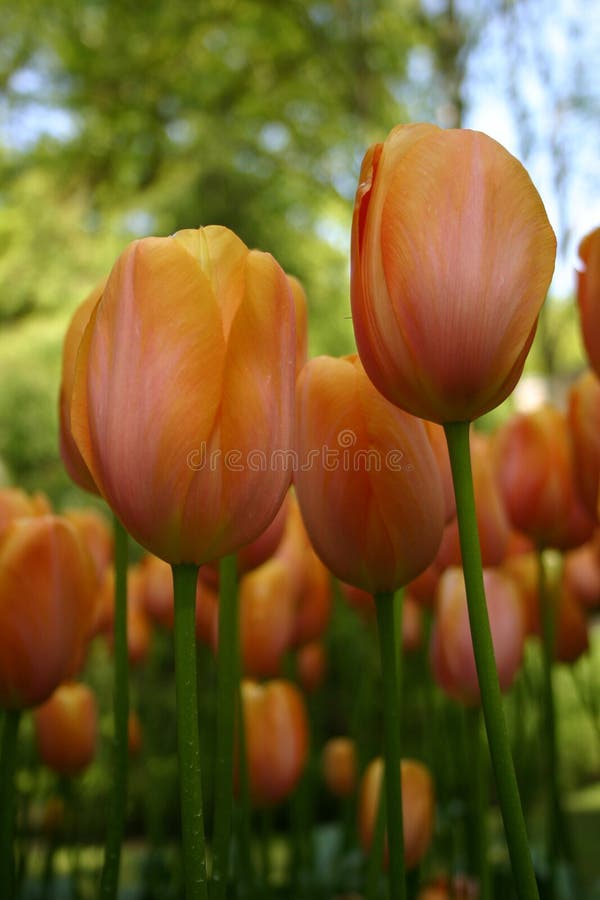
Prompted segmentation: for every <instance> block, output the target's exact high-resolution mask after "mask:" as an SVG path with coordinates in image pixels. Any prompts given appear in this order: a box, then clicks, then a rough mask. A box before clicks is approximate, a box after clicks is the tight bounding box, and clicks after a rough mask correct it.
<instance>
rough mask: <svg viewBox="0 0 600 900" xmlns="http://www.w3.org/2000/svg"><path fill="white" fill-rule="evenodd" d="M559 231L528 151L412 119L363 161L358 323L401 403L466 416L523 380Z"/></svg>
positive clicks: (373, 374) (369, 357) (357, 226)
mask: <svg viewBox="0 0 600 900" xmlns="http://www.w3.org/2000/svg"><path fill="white" fill-rule="evenodd" d="M555 253H556V239H555V237H554V233H553V231H552V228H551V227H550V223H549V222H548V217H547V215H546V212H545V210H544V206H543V204H542V201H541V199H540V197H539V195H538V193H537V191H536V189H535V187H534V186H533V184H532V183H531V180H530V178H529V176H528V174H527V172H526V171H525V169H524V168H523V166H522V165H521V163H520V162H518V160H516V159H515V158H514V157H513V156H511V154H510V153H508V151H506V150H505V149H504V148H503V147H502V146H501V145H500V144H498V143H496V141H494V140H492V139H491V138H489V137H487V136H486V135H484V134H481V133H479V132H475V131H467V130H456V129H449V130H445V129H440V128H437V127H435V126H434V125H401V126H398V127H396V128H394V129H393V130H392V131H391V132H390V134H389V135H388V137H387V139H386V141H385V142H384V143H383V144H376V145H374V146H372V147H371V148H370V149H369V150H368V152H367V154H366V156H365V158H364V161H363V164H362V169H361V173H360V183H359V186H358V191H357V195H356V202H355V206H354V218H353V223H352V275H351V282H352V285H351V287H352V322H353V325H354V333H355V335H356V342H357V346H358V351H359V354H360V357H361V359H362V362H363V365H364V367H365V369H366V371H367V373H368V375H369V378H371V379H372V381H373V383H374V384H375V385H376V387H377V388H378V389H379V390H380V391H381V392H382V393H383V394H384V395H385V396H386V397H387V398H388V399H389V400H390V401H391V402H392V403H395V404H396V405H397V406H399V407H401V408H402V409H405V410H407V411H408V412H411V413H412V414H413V415H416V416H420V417H422V418H423V419H430V420H431V421H434V422H439V423H442V424H443V423H446V422H458V421H461V422H465V421H471V420H473V419H476V418H478V417H479V416H481V415H482V414H483V413H485V412H487V411H488V410H490V409H493V408H494V407H495V406H497V405H498V404H499V403H501V402H502V401H503V400H504V399H505V398H506V397H508V395H509V394H510V392H511V391H512V389H513V388H514V386H515V384H516V383H517V381H518V379H519V377H520V375H521V371H522V369H523V365H524V362H525V358H526V356H527V353H528V351H529V348H530V346H531V342H532V340H533V336H534V333H535V329H536V325H537V318H538V315H539V312H540V309H541V306H542V303H543V302H544V298H545V296H546V291H547V290H548V286H549V284H550V280H551V278H552V272H553V269H554V257H555Z"/></svg>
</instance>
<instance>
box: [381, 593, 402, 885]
mask: <svg viewBox="0 0 600 900" xmlns="http://www.w3.org/2000/svg"><path fill="white" fill-rule="evenodd" d="M396 599H397V598H395V596H394V594H393V593H391V592H382V593H378V594H376V595H375V606H376V609H377V626H378V630H379V648H380V654H381V671H382V676H383V725H384V727H383V744H384V759H385V776H384V777H385V798H386V802H385V805H386V815H387V833H388V846H389V883H390V896H391V897H393V898H394V900H405V898H406V875H405V871H404V832H403V827H402V781H401V777H400V692H399V690H398V673H397V633H396V614H398V616H399V615H401V612H402V611H401V609H400V603H398V611H396V610H395V608H394V607H395V605H396Z"/></svg>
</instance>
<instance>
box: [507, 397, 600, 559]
mask: <svg viewBox="0 0 600 900" xmlns="http://www.w3.org/2000/svg"><path fill="white" fill-rule="evenodd" d="M494 453H495V457H496V468H497V474H498V484H499V486H500V492H501V494H502V497H503V499H504V505H505V507H506V511H507V512H508V515H509V518H510V520H511V523H512V525H513V526H514V527H515V528H517V529H519V530H520V531H523V532H524V533H525V534H526V535H528V536H529V537H530V538H532V539H533V540H534V541H535V542H536V544H538V545H539V546H544V547H556V548H559V549H565V548H568V547H572V546H577V544H579V543H583V542H584V541H585V540H587V539H588V538H589V537H590V536H591V533H592V530H593V522H592V521H591V519H590V518H589V516H586V515H585V513H584V511H583V509H582V504H581V501H580V499H579V493H578V491H577V488H576V484H575V471H574V461H573V445H572V441H571V435H570V433H569V429H568V426H567V421H566V417H565V416H564V415H563V414H562V413H561V412H559V410H557V409H554V408H553V407H551V406H543V407H541V408H540V409H538V410H536V411H535V412H531V413H521V414H520V415H517V416H514V417H513V418H512V419H509V421H508V422H506V423H505V424H504V425H503V426H502V427H501V428H500V429H499V430H498V432H497V434H496V435H495V439H494Z"/></svg>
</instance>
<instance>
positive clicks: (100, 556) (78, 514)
mask: <svg viewBox="0 0 600 900" xmlns="http://www.w3.org/2000/svg"><path fill="white" fill-rule="evenodd" d="M64 516H65V518H66V519H68V520H69V522H72V523H73V525H75V527H76V528H78V529H79V533H80V535H81V537H82V539H83V542H84V543H85V545H86V546H87V548H88V550H89V552H90V556H91V558H92V562H93V563H94V568H95V570H96V582H97V584H98V585H99V586H100V585H101V584H102V581H103V579H104V575H105V573H106V570H107V569H108V567H109V565H110V564H111V562H112V560H113V549H114V540H113V535H112V533H111V530H110V528H109V527H108V525H107V523H106V519H105V518H104V516H102V515H100V513H97V512H96V511H95V510H94V509H66V510H65V511H64Z"/></svg>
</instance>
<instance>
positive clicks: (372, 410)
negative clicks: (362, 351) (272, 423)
mask: <svg viewBox="0 0 600 900" xmlns="http://www.w3.org/2000/svg"><path fill="white" fill-rule="evenodd" d="M296 408H297V447H298V450H299V459H300V461H301V464H300V465H299V467H298V470H297V471H296V473H295V487H296V493H297V496H298V501H299V503H300V508H301V511H302V518H303V520H304V523H305V525H306V528H307V531H308V533H309V535H310V539H311V541H312V543H313V546H314V548H315V550H316V551H317V553H318V554H319V556H320V558H321V559H322V560H323V562H324V563H325V565H326V566H327V567H328V568H329V569H330V570H331V571H332V572H333V573H334V574H335V575H336V576H337V577H338V578H340V579H342V580H343V581H346V582H349V583H350V584H354V585H356V586H357V587H361V588H363V589H364V590H367V591H369V592H371V593H376V592H379V591H390V590H394V589H396V588H397V587H400V586H401V585H403V584H406V583H407V582H409V581H411V580H412V579H413V578H415V577H416V576H417V575H418V574H419V573H420V572H422V571H423V569H425V568H426V567H427V566H428V565H429V563H430V562H431V561H432V560H433V558H434V556H435V554H436V552H437V549H438V546H439V543H440V539H441V533H442V524H443V518H444V514H445V508H444V500H443V494H442V487H441V480H440V475H439V471H438V467H437V464H436V462H435V458H434V455H433V451H432V449H431V444H430V442H429V440H428V438H427V434H426V432H425V428H424V426H423V424H422V422H420V421H419V420H417V419H415V418H413V417H412V416H409V415H407V414H406V413H403V412H402V411H401V410H399V409H397V408H396V407H394V406H392V404H391V403H388V401H387V400H386V399H385V398H384V397H382V396H381V394H379V393H378V392H377V391H376V390H375V388H374V387H373V385H372V384H371V382H370V381H369V379H368V378H367V376H366V374H365V372H364V370H363V368H362V366H361V364H360V361H359V360H358V357H356V356H349V357H344V358H342V359H333V358H331V357H326V356H322V357H318V358H316V359H312V360H310V362H308V363H307V365H306V366H305V367H304V369H303V370H302V373H301V375H300V378H299V379H298V386H297V402H296Z"/></svg>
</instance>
